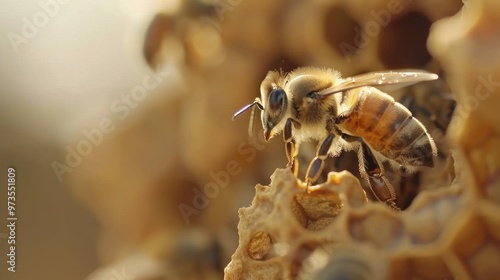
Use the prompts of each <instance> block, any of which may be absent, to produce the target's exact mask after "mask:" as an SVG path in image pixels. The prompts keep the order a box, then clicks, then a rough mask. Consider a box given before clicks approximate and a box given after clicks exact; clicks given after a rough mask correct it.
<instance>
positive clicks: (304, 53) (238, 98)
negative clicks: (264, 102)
mask: <svg viewBox="0 0 500 280" xmlns="http://www.w3.org/2000/svg"><path fill="white" fill-rule="evenodd" d="M477 1H478V2H481V3H489V4H488V5H491V7H492V8H491V10H492V11H499V9H498V5H496V6H495V4H491V3H492V2H491V1H493V0H490V1H486V0H484V1H479V0H477ZM469 2H474V1H473V0H470V1H467V3H465V6H464V3H462V1H458V0H445V1H440V2H439V4H437V3H436V2H435V1H430V0H420V1H411V0H377V1H370V2H366V1H359V0H354V1H353V0H351V1H347V0H333V1H326V0H315V1H284V0H276V1H261V0H253V1H250V0H172V1H168V0H157V1H144V2H141V3H135V2H133V1H126V0H114V1H108V2H106V3H100V2H98V1H96V0H95V1H89V2H87V3H76V2H74V3H73V2H70V3H68V4H58V7H59V10H58V11H57V13H56V14H55V15H54V16H53V17H52V16H51V17H50V18H49V22H48V24H47V25H46V26H43V27H39V28H38V31H37V32H35V36H33V37H32V38H28V39H29V40H27V41H28V42H27V43H21V44H20V45H18V46H13V44H12V42H10V44H7V45H5V46H3V45H2V48H3V51H2V53H3V54H4V55H3V56H5V60H4V61H5V63H2V66H1V71H2V79H3V83H4V91H3V92H2V94H1V96H2V99H3V100H2V103H1V105H0V106H2V110H1V111H0V114H1V115H2V122H1V123H0V124H1V126H0V129H1V131H2V132H3V133H2V135H3V137H2V141H1V146H0V153H1V154H0V155H1V158H2V161H1V163H2V167H3V166H16V167H17V168H18V169H19V177H20V178H19V180H20V183H19V184H22V183H24V184H23V185H26V186H20V187H19V190H18V193H19V201H20V202H19V203H20V209H22V210H20V211H21V212H20V214H19V215H20V216H21V217H22V218H23V219H24V222H23V223H22V224H20V227H19V233H18V234H19V237H18V238H19V240H20V241H19V242H20V244H21V245H19V249H18V250H19V256H20V257H19V258H20V261H19V262H21V258H25V259H24V260H23V262H24V264H23V266H25V267H24V268H23V267H21V266H20V267H19V270H20V272H19V273H18V274H16V275H14V276H15V277H21V278H13V279H30V278H33V277H35V276H36V277H38V279H83V278H86V279H89V280H94V279H222V278H223V277H224V274H223V271H224V267H225V266H226V265H227V264H228V263H229V261H230V259H231V255H232V254H233V252H234V251H235V250H236V248H237V246H238V232H237V225H238V221H239V220H238V215H237V213H238V209H239V208H240V207H243V206H247V205H249V204H250V203H251V201H252V198H253V196H254V194H255V189H254V188H253V186H254V185H255V184H257V183H262V184H268V183H269V182H270V179H269V176H270V175H271V174H272V173H273V171H274V170H275V169H276V168H281V167H284V166H285V165H286V157H285V150H284V144H283V141H281V139H280V137H278V138H277V139H273V140H272V141H270V142H269V143H264V141H263V139H262V137H261V133H260V131H257V133H256V135H257V137H256V138H249V137H248V135H247V134H248V133H247V128H248V116H241V117H240V118H238V119H237V120H236V121H235V122H232V121H231V116H232V115H233V113H234V112H235V111H236V110H238V109H239V108H241V107H242V106H244V105H246V104H248V103H250V102H252V101H253V100H254V98H255V97H256V96H258V95H259V86H260V83H261V81H262V79H263V78H264V77H265V75H266V73H267V71H269V70H277V69H282V70H283V71H290V70H292V69H294V68H296V67H300V66H317V67H328V68H334V69H337V70H339V71H341V73H342V75H343V76H344V77H348V76H351V75H356V74H360V73H365V72H370V71H378V70H384V69H403V68H418V69H425V70H428V71H431V72H434V73H437V74H439V75H440V77H441V78H440V79H439V80H437V81H435V82H430V83H423V84H419V85H415V86H413V87H408V88H404V89H396V90H392V91H390V94H391V95H393V96H394V97H395V98H396V99H397V100H399V101H400V102H402V103H403V104H405V105H406V106H407V107H408V108H410V110H411V111H412V112H413V113H414V115H416V116H417V117H418V118H419V119H420V120H421V121H422V122H423V123H424V124H425V125H426V127H427V129H428V130H429V132H430V133H431V135H432V136H433V137H434V139H435V141H436V143H437V145H438V149H439V151H440V154H439V160H438V164H437V166H436V168H434V169H432V170H426V171H424V172H422V173H417V174H413V175H412V176H409V177H408V176H401V175H400V174H397V173H395V172H393V173H389V174H388V176H389V177H390V180H391V181H392V182H394V185H396V186H397V189H398V190H397V191H398V194H399V195H398V199H399V200H398V205H400V207H402V208H406V207H409V206H410V204H411V202H412V201H413V199H414V198H415V197H416V196H417V194H418V193H419V192H420V191H424V190H432V189H436V188H442V187H448V186H450V184H451V182H452V181H453V180H454V179H455V169H454V166H455V165H457V164H456V163H454V160H453V158H454V157H453V156H452V154H453V152H452V151H451V150H450V148H451V147H457V145H458V146H459V147H461V146H460V145H468V146H467V147H468V149H472V148H471V147H474V145H475V142H473V141H469V142H468V140H465V139H466V137H465V136H462V137H463V138H453V139H454V141H449V140H450V136H449V134H450V132H449V131H448V132H447V130H448V125H449V124H450V122H451V120H452V115H453V114H454V111H455V107H456V99H457V89H459V88H460V87H459V86H457V85H456V84H453V83H454V82H455V83H456V82H457V81H461V80H464V79H463V77H466V76H468V75H469V76H471V75H475V72H473V70H471V73H468V72H467V71H465V72H464V71H462V70H460V71H459V70H457V69H455V68H460V69H469V68H468V66H467V65H468V64H467V63H468V62H467V61H466V60H459V59H458V58H456V59H455V58H448V55H450V56H451V55H452V54H453V55H455V53H458V54H456V57H459V56H460V55H462V56H463V55H464V53H465V54H474V56H478V57H479V55H480V54H482V52H481V51H476V48H479V46H481V44H480V43H481V42H482V41H480V42H479V43H476V45H474V44H473V43H470V44H469V45H467V49H466V50H468V51H469V52H466V51H464V52H462V53H461V52H460V51H459V50H460V48H461V47H462V45H460V44H456V45H453V48H451V47H450V48H448V49H446V48H445V47H443V46H444V45H445V44H444V43H442V44H441V45H439V44H438V43H436V44H438V46H435V45H434V49H433V52H432V53H431V52H430V49H429V47H428V39H429V36H430V34H431V30H432V29H431V27H432V28H434V27H433V26H434V25H433V24H434V23H436V22H438V21H439V20H441V19H444V18H447V17H451V16H454V18H458V19H456V20H457V21H459V20H461V21H462V22H460V24H462V25H458V23H457V26H451V25H450V26H449V27H447V29H446V30H445V31H440V33H439V35H434V38H435V39H434V40H435V41H434V42H436V41H439V40H444V41H447V40H448V41H450V42H451V41H452V40H453V39H456V38H461V37H460V36H463V37H467V36H466V35H467V34H465V35H464V34H462V33H460V32H459V31H464V30H465V29H467V28H470V27H469V25H467V24H468V23H470V22H473V21H474V20H476V21H478V22H481V20H478V19H477V18H478V17H480V18H481V19H484V23H483V25H477V30H478V31H477V34H479V35H481V36H484V38H483V37H481V38H482V39H483V40H484V41H486V42H489V41H488V40H489V39H490V38H491V37H494V36H495V35H498V34H496V33H495V31H493V28H494V27H495V26H496V25H494V24H493V23H497V21H495V20H497V18H495V17H494V16H491V15H490V14H488V15H489V16H487V15H486V14H487V13H485V12H484V13H483V11H485V10H488V9H485V8H484V7H486V4H474V5H475V6H474V5H470V3H469ZM56 3H59V2H56ZM6 6H7V7H6V8H5V9H3V13H4V14H5V17H4V19H3V21H5V22H4V24H3V25H2V26H3V27H2V29H3V30H2V32H3V33H5V34H9V32H16V33H22V32H23V25H22V24H23V23H25V21H22V18H23V17H24V16H26V18H27V19H28V20H33V19H32V15H33V16H34V15H35V13H36V12H37V11H39V10H43V9H42V8H41V6H40V5H38V6H37V5H36V4H33V5H29V4H26V5H25V6H23V7H21V6H20V5H15V4H9V5H6ZM470 6H472V7H473V8H470V9H468V10H467V12H468V14H465V12H464V11H465V10H466V9H465V8H466V7H470ZM474 7H475V8H474ZM488 7H490V6H488ZM495 9H496V10H495ZM491 22H493V23H491ZM470 25H472V24H470ZM464 32H465V31H464ZM436 38H437V39H436ZM456 40H458V39H456ZM429 44H430V43H429ZM450 44H451V43H450ZM455 47H456V48H457V49H455ZM445 49H446V50H448V51H446V50H445ZM479 49H480V48H479ZM452 50H453V53H452ZM496 56H498V55H496ZM456 61H459V62H456ZM484 61H488V59H484ZM480 62H483V60H481V61H480ZM485 63H486V62H485ZM498 65H499V64H494V63H493V62H492V63H491V65H490V66H489V68H487V70H485V73H486V74H485V77H487V73H490V72H492V71H494V70H496V71H498V69H497V68H498ZM455 66H456V67H455ZM454 67H455V68H454ZM495 67H497V68H495ZM473 69H481V67H480V66H477V67H476V68H473ZM488 71H490V72H488ZM450 77H451V78H450ZM493 80H494V81H495V79H494V78H493ZM476 82H477V81H476ZM471 83H472V84H473V82H471ZM469 86H472V85H469ZM13 93H19V94H13ZM458 94H459V95H458V96H462V99H461V100H462V102H464V101H463V100H466V101H465V102H467V99H466V97H464V96H466V93H458ZM460 94H461V95H460ZM458 101H460V98H459V100H458ZM476 111H477V110H476ZM476 111H474V112H476ZM14 116H15V117H14ZM462 119H464V118H462ZM487 119H488V115H487V114H486V113H485V115H483V116H482V118H481V120H487ZM471 122H472V121H471ZM256 125H257V127H259V124H256ZM463 125H464V124H463V121H461V122H460V123H459V124H455V127H458V128H457V129H455V130H454V131H455V132H454V133H455V134H458V133H460V131H462V129H460V128H461V127H462V126H463ZM468 125H471V126H474V124H473V123H472V124H468ZM492 126H494V124H493V125H492ZM496 127H498V126H496ZM480 131H481V129H476V134H477V135H480V136H484V135H483V134H481V133H480ZM493 131H494V129H493ZM461 133H465V132H461ZM455 134H453V135H455ZM488 135H489V134H488ZM483 138H487V136H484V137H483ZM457 139H458V140H457ZM460 139H462V140H460ZM460 141H462V142H460ZM457 143H462V144H457ZM315 144H316V143H312V144H311V145H309V146H307V145H304V147H301V151H300V157H301V158H300V161H301V166H302V167H301V169H305V168H306V166H307V164H308V162H309V161H310V160H311V159H312V158H313V157H314V152H315V150H314V147H315ZM488 145H493V146H494V143H493V144H488ZM480 155H481V153H480V154H479V155H476V154H474V156H471V157H473V158H475V159H478V158H481V156H480ZM465 157H466V156H465ZM491 161H495V160H493V159H492V160H491ZM328 164H329V167H328V168H326V169H327V171H328V170H338V171H340V170H349V171H350V172H352V173H353V174H354V175H355V176H359V173H358V171H357V162H356V157H355V156H353V155H352V154H350V153H346V154H345V155H342V156H341V157H340V158H339V159H335V160H333V159H332V160H331V161H330V162H329V163H328ZM478 164H482V165H477V166H481V167H480V168H479V167H478V168H479V170H476V171H475V172H477V173H478V174H483V175H484V176H483V177H481V178H482V179H481V180H482V181H480V183H481V184H484V182H489V181H488V180H489V179H488V178H490V177H489V175H491V174H496V173H495V172H496V171H495V169H494V168H493V167H491V166H494V164H490V163H487V164H484V163H478ZM472 166H474V164H472ZM483 170H488V172H487V173H484V171H483ZM303 172H304V170H302V174H301V176H303ZM326 173H327V172H325V176H324V179H326ZM488 174H489V175H488ZM2 176H4V175H2ZM22 176H24V177H22ZM362 183H363V182H362ZM365 187H366V186H365ZM367 194H368V195H370V193H369V192H367ZM22 215H24V217H23V216H22ZM0 233H1V232H0ZM0 237H1V236H0ZM4 240H5V239H0V242H1V243H0V244H1V245H2V248H4V245H5V242H4ZM22 256H24V257H22ZM53 263H58V264H63V265H59V266H62V267H59V268H58V269H54V270H53V269H49V267H51V265H53ZM1 273H4V271H1V272H0V275H3V274H1ZM9 277H12V275H9ZM2 279H4V278H3V277H2ZM5 279H11V278H5ZM464 279H466V278H464Z"/></svg>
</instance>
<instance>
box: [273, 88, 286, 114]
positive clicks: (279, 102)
mask: <svg viewBox="0 0 500 280" xmlns="http://www.w3.org/2000/svg"><path fill="white" fill-rule="evenodd" d="M285 99H286V93H285V91H284V90H283V89H281V88H275V89H273V90H272V91H271V93H270V94H269V107H270V108H271V109H272V110H279V109H281V108H282V106H283V103H284V102H285Z"/></svg>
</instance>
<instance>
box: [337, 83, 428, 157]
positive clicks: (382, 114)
mask: <svg viewBox="0 0 500 280" xmlns="http://www.w3.org/2000/svg"><path fill="white" fill-rule="evenodd" d="M351 94H354V95H357V101H356V105H354V106H353V107H352V108H353V110H352V112H351V114H350V115H349V117H348V118H347V119H346V121H345V122H344V123H342V127H344V128H345V129H346V130H347V131H349V132H350V133H351V134H353V135H356V136H360V137H362V138H363V139H364V140H365V141H366V142H367V143H368V144H370V146H371V147H372V148H373V149H375V150H377V151H378V152H380V153H381V154H382V155H384V156H386V157H388V158H390V159H393V160H395V161H396V162H398V163H399V164H402V165H410V166H422V165H423V166H429V167H432V166H434V162H433V156H434V155H435V154H436V146H435V144H434V141H433V140H432V138H431V136H430V135H429V134H428V133H427V130H426V129H425V127H424V126H423V125H422V123H421V122H420V121H418V120H417V119H416V118H414V117H413V116H412V114H411V112H410V111H409V110H408V109H407V108H406V107H404V106H403V105H401V104H400V103H397V102H395V101H394V99H393V98H392V97H391V96H389V95H387V94H385V93H383V92H381V91H379V90H378V89H376V88H372V87H364V88H360V89H357V90H351V91H350V92H349V93H348V95H351ZM351 100H353V99H352V98H351Z"/></svg>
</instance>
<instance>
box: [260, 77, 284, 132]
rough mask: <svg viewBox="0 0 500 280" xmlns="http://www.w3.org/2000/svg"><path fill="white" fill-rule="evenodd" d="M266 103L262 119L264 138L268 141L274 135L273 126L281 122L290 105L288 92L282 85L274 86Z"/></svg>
mask: <svg viewBox="0 0 500 280" xmlns="http://www.w3.org/2000/svg"><path fill="white" fill-rule="evenodd" d="M264 104H265V105H264V111H262V114H261V120H262V127H263V128H264V138H265V139H266V141H267V140H269V139H271V138H272V137H273V136H274V134H273V128H275V127H276V126H277V125H278V124H279V123H280V122H281V120H282V119H283V118H284V116H285V114H286V111H287V107H288V98H287V96H286V92H285V91H284V90H283V89H282V88H280V87H275V88H273V89H272V90H271V91H270V92H269V96H268V98H267V100H266V101H265V103H264Z"/></svg>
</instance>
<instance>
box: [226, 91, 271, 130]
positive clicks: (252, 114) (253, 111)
mask: <svg viewBox="0 0 500 280" xmlns="http://www.w3.org/2000/svg"><path fill="white" fill-rule="evenodd" d="M255 105H257V108H259V109H260V110H264V106H262V103H261V102H260V99H259V98H258V97H257V98H255V101H254V102H252V103H250V104H248V105H246V106H245V107H243V108H241V109H240V110H238V112H236V113H234V115H233V121H234V120H235V119H236V118H237V117H238V116H239V115H241V114H242V113H244V112H245V111H246V110H248V109H250V108H252V111H251V113H250V124H249V125H248V135H249V136H250V137H253V135H254V134H253V124H254V119H255V108H256V107H255Z"/></svg>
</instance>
